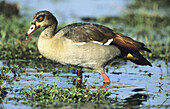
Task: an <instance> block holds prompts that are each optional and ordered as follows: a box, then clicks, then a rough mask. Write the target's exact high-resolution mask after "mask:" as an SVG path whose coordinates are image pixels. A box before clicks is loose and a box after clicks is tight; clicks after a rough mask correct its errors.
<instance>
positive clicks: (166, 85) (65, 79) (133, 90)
mask: <svg viewBox="0 0 170 109" xmlns="http://www.w3.org/2000/svg"><path fill="white" fill-rule="evenodd" d="M152 63H153V64H152V65H153V67H148V66H136V65H135V64H133V63H131V62H127V63H126V64H123V63H122V64H123V65H121V66H120V67H119V68H116V67H108V66H107V69H108V70H107V71H108V72H107V75H108V76H109V77H110V80H111V84H110V86H109V89H108V90H109V91H111V92H112V94H111V96H110V97H111V98H115V97H116V96H117V98H118V99H120V100H123V101H124V103H125V104H126V105H127V106H129V107H131V106H135V105H136V106H140V105H141V106H147V105H151V106H152V105H162V107H163V106H167V105H169V103H170V99H169V95H166V94H167V93H170V82H169V80H170V74H169V72H168V69H169V68H170V66H169V64H170V63H168V65H167V64H165V62H164V61H161V60H159V61H154V62H152ZM40 64H42V65H44V66H45V67H44V66H41V65H40ZM7 65H10V66H13V65H19V66H22V67H20V68H22V69H20V72H21V76H20V77H18V78H19V81H16V80H14V81H13V82H11V83H8V82H7V84H6V85H5V86H6V87H14V89H13V91H9V92H8V94H7V96H6V97H5V98H4V99H3V105H4V106H5V107H6V108H7V109H8V108H18V107H19V108H31V107H29V106H27V105H23V104H22V103H21V101H20V102H19V103H18V102H17V103H16V101H13V100H9V98H10V97H14V96H16V95H17V94H15V93H14V90H15V88H17V89H21V88H24V87H27V86H32V85H34V86H36V85H40V84H51V85H52V84H57V85H58V86H60V87H62V88H68V87H71V86H73V84H74V82H75V79H76V73H75V70H76V69H74V68H71V69H69V70H68V71H67V72H64V70H62V69H60V70H59V72H58V73H56V75H54V74H53V72H54V71H55V70H57V69H58V68H59V67H61V66H60V65H57V66H58V67H56V66H55V64H54V63H48V65H45V64H43V63H36V62H34V61H32V62H26V61H16V62H14V63H9V62H7V61H0V67H1V66H7ZM159 65H161V66H159ZM37 66H41V67H37ZM47 67H48V68H47ZM68 68H69V67H68ZM42 72H43V73H42ZM40 73H42V75H41V76H36V75H40ZM28 74H29V75H28ZM84 81H86V82H85V85H86V86H99V87H100V86H102V85H103V82H102V81H103V80H102V77H101V75H100V74H99V73H94V72H92V71H91V70H88V69H84V72H83V82H84ZM160 81H161V83H160ZM91 90H97V89H96V87H91ZM141 97H143V99H142V100H141ZM15 103H16V104H15Z"/></svg>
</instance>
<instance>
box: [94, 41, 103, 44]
mask: <svg viewBox="0 0 170 109" xmlns="http://www.w3.org/2000/svg"><path fill="white" fill-rule="evenodd" d="M92 42H93V43H96V44H100V45H103V43H101V42H98V41H92Z"/></svg>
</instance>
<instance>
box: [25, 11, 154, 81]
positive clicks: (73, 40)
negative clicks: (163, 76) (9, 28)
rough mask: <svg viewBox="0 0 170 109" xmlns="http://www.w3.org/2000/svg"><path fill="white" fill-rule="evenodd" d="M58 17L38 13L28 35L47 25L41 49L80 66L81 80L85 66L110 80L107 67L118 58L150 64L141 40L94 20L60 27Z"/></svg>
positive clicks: (41, 36) (46, 12) (51, 57)
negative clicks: (116, 31)
mask: <svg viewBox="0 0 170 109" xmlns="http://www.w3.org/2000/svg"><path fill="white" fill-rule="evenodd" d="M57 24H58V22H57V20H56V18H55V17H54V16H53V15H52V14H51V13H50V12H48V11H40V12H38V13H36V14H35V16H34V18H33V20H32V25H31V27H30V29H29V31H28V32H27V34H26V36H28V35H31V34H32V33H33V32H34V31H36V30H37V29H38V28H41V27H45V29H44V30H43V32H42V33H41V35H40V37H39V40H38V49H39V51H40V53H41V54H42V55H43V56H45V57H46V58H48V59H51V60H54V61H57V62H59V63H61V64H68V65H73V66H77V67H80V69H79V70H78V76H79V77H77V80H78V81H80V80H82V78H80V77H81V74H80V73H82V72H81V68H82V67H87V68H90V69H92V70H94V71H96V72H99V73H100V74H101V75H102V77H103V82H107V83H110V80H109V77H108V76H107V75H106V74H105V72H104V67H105V66H106V65H107V64H109V63H113V62H114V61H116V59H128V60H131V61H132V62H134V63H136V64H139V65H150V66H151V63H150V62H149V61H147V59H145V58H144V57H143V56H142V55H141V54H140V53H139V51H140V50H144V51H148V52H151V51H150V50H149V49H148V48H146V47H145V45H144V44H143V43H141V42H138V41H135V40H133V39H132V38H130V37H128V36H125V35H122V34H119V33H115V32H113V30H112V29H110V28H108V27H105V26H102V25H98V24H90V23H73V24H70V25H67V26H65V27H63V28H62V29H60V30H58V31H57V32H55V31H56V28H57Z"/></svg>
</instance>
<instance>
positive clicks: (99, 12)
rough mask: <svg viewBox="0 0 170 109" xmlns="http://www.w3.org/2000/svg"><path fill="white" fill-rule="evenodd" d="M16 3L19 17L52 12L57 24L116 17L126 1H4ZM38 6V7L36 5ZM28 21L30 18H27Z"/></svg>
mask: <svg viewBox="0 0 170 109" xmlns="http://www.w3.org/2000/svg"><path fill="white" fill-rule="evenodd" d="M6 1H7V2H11V3H18V5H19V7H20V13H21V15H24V16H25V17H26V16H27V17H31V18H33V16H34V14H35V13H36V12H38V11H41V10H48V11H50V12H52V13H53V14H54V15H55V16H56V17H57V19H58V21H59V22H72V21H79V20H80V17H100V16H106V15H107V16H108V15H118V14H120V13H122V12H123V11H124V10H125V5H126V4H127V1H126V0H107V1H106V0H98V1H96V0H83V1H80V0H48V1H47V0H41V1H40V0H35V1H30V0H6ZM37 4H38V5H37ZM29 19H30V18H29Z"/></svg>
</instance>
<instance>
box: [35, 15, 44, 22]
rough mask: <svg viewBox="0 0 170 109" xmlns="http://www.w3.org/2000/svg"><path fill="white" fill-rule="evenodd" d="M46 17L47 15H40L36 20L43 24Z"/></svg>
mask: <svg viewBox="0 0 170 109" xmlns="http://www.w3.org/2000/svg"><path fill="white" fill-rule="evenodd" d="M44 16H45V15H39V16H38V17H37V18H36V19H37V20H38V22H41V21H43V20H44Z"/></svg>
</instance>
